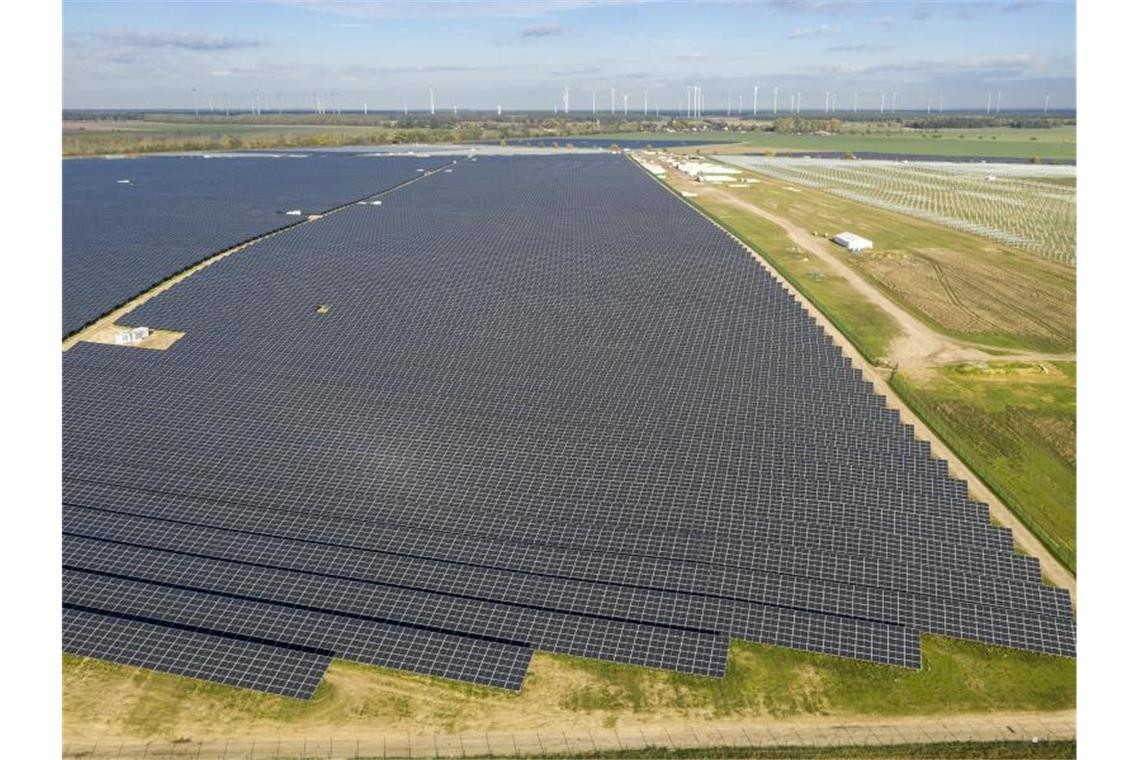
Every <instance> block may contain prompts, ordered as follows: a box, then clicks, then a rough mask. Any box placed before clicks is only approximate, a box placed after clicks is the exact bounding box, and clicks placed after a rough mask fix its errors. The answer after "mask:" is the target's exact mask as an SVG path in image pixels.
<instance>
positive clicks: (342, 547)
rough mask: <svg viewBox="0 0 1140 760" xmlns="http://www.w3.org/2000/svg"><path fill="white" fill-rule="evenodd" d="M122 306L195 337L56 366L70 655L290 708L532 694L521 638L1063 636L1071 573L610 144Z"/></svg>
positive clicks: (639, 643)
mask: <svg viewBox="0 0 1140 760" xmlns="http://www.w3.org/2000/svg"><path fill="white" fill-rule="evenodd" d="M255 249H256V250H255ZM318 304H322V305H325V306H327V308H326V309H322V310H320V311H318V310H317V309H316V308H315V307H316V306H317V305H318ZM132 319H133V320H134V321H136V322H138V323H140V324H147V325H150V326H153V327H157V328H165V329H172V330H179V331H183V332H185V333H186V336H185V337H184V338H183V339H182V340H180V341H179V342H178V344H177V345H176V346H175V347H174V348H172V349H171V350H169V351H166V352H160V351H140V350H131V349H124V348H121V347H117V346H108V345H97V344H79V345H78V346H76V347H74V348H73V349H71V350H70V351H68V352H67V353H66V354H65V355H64V378H63V379H64V492H63V493H64V514H63V517H64V544H63V561H64V566H65V588H64V604H65V606H66V608H67V609H68V610H71V611H73V612H69V613H68V615H69V619H70V617H71V616H73V614H74V615H81V616H82V617H81V618H78V619H79V620H80V622H81V623H82V624H81V625H80V624H79V623H76V624H75V630H76V633H75V635H74V636H72V635H71V634H68V638H67V640H66V641H65V647H67V648H69V649H71V650H73V651H82V652H83V653H86V654H94V655H96V656H102V657H106V658H109V659H116V660H121V661H129V662H132V663H134V664H143V665H146V666H148V667H154V668H158V669H165V670H174V671H175V672H184V673H191V674H195V675H199V676H200V677H204V678H209V679H212V680H219V681H223V682H226V683H237V684H239V685H247V686H249V685H252V686H253V687H254V688H261V689H264V690H267V691H276V692H280V693H291V694H294V695H303V694H306V693H310V692H311V690H312V688H313V683H314V681H313V679H312V678H311V673H312V671H313V670H314V668H317V669H319V667H320V665H321V663H322V662H325V661H326V660H322V659H319V658H327V657H330V656H336V657H346V658H350V659H355V660H360V661H363V662H370V663H378V664H383V665H387V666H391V667H395V668H400V669H404V670H410V671H415V672H420V673H429V674H434V675H443V676H447V677H452V678H458V679H462V680H467V681H472V682H477V683H484V684H492V685H496V686H502V687H507V688H519V687H520V685H521V683H522V679H523V676H524V674H525V671H526V667H527V664H528V662H529V658H530V655H531V652H532V651H533V650H535V649H540V650H547V651H553V652H562V653H568V654H574V655H580V656H584V657H592V658H600V659H606V660H611V661H617V662H627V663H635V664H639V665H648V666H652V667H659V668H668V669H672V670H675V671H680V672H687V673H697V674H703V675H708V676H719V675H722V674H723V673H724V670H725V660H726V656H727V645H728V641H729V639H730V638H740V639H746V640H750V641H756V642H764V643H770V644H776V645H780V646H786V647H792V648H795V649H800V650H806V651H812V652H823V653H827V654H832V655H838V656H843V657H851V658H857V659H861V660H866V661H871V662H878V663H888V664H893V665H899V666H904V667H910V668H917V667H919V666H920V663H921V653H920V649H919V634H920V633H921V632H934V633H940V634H944V635H947V636H953V637H958V638H963V639H970V640H975V641H982V642H989V643H994V644H1000V645H1004V646H1010V647H1017V648H1020V649H1026V650H1031V651H1038V652H1047V653H1052V654H1058V655H1066V656H1072V655H1073V653H1074V635H1075V633H1074V623H1073V617H1072V610H1071V605H1070V601H1069V597H1068V594H1067V592H1065V591H1063V590H1060V589H1056V588H1049V587H1046V586H1044V585H1043V584H1042V582H1041V575H1040V569H1039V566H1038V563H1037V561H1036V560H1035V559H1032V558H1030V557H1025V556H1020V555H1017V554H1015V553H1014V552H1013V546H1012V540H1011V535H1010V533H1009V531H1008V530H1006V529H1003V528H998V527H994V526H993V525H991V524H990V521H989V514H988V510H987V508H986V507H985V506H984V505H982V504H978V503H976V502H973V501H971V500H970V499H969V497H968V495H967V493H966V489H965V486H964V484H963V483H962V482H960V481H956V480H952V479H950V478H949V477H948V475H947V469H946V465H945V463H944V462H942V461H940V460H936V459H933V458H932V457H931V454H930V449H929V446H928V444H926V443H920V442H917V441H916V440H915V438H914V436H913V430H912V429H911V428H910V427H909V426H906V425H903V424H901V423H900V421H899V417H898V414H897V412H894V411H892V410H889V409H887V408H886V407H885V405H884V402H883V399H882V398H881V397H878V396H876V395H874V393H873V392H872V388H871V386H870V384H869V383H867V382H866V381H865V380H864V379H863V378H862V376H861V374H860V372H859V371H857V370H856V369H854V368H853V367H852V366H851V363H850V361H849V360H848V359H846V358H845V357H844V356H843V355H842V354H841V352H840V351H839V350H838V349H837V348H836V347H835V346H834V345H833V344H832V343H831V341H830V340H829V338H828V337H827V336H826V335H825V333H824V332H823V331H822V330H821V329H820V328H819V327H818V326H817V325H816V324H815V323H814V322H813V321H812V320H811V319H810V318H809V317H808V315H807V314H806V313H805V312H804V311H803V310H802V309H801V307H800V306H799V305H798V304H797V303H796V301H795V300H794V299H793V298H792V297H791V296H790V295H789V294H788V293H787V292H786V291H785V290H783V288H782V287H781V286H780V285H779V284H778V283H777V282H776V281H775V280H773V279H772V278H771V277H770V276H769V275H768V274H767V273H766V272H765V271H764V270H763V269H762V268H760V267H758V266H756V264H755V263H754V262H753V261H752V260H751V259H750V257H749V256H748V255H747V253H746V252H745V251H743V250H742V249H741V248H740V247H739V246H738V245H737V244H735V243H734V242H733V241H731V240H730V239H729V238H727V237H726V236H725V235H724V234H723V233H722V232H721V231H719V230H718V229H717V228H715V227H714V226H713V225H712V224H710V223H709V222H708V221H707V220H705V219H704V218H703V217H701V216H700V215H698V214H697V213H696V212H694V211H693V210H692V209H690V208H689V207H688V206H686V205H685V204H684V203H683V202H682V201H681V200H680V199H678V198H676V197H674V196H672V195H671V194H669V193H668V192H666V191H665V190H663V189H662V188H661V187H659V186H658V185H657V184H656V182H655V181H654V180H652V179H651V178H649V177H648V176H647V175H645V174H644V173H642V172H641V170H640V169H638V168H637V167H636V166H634V165H633V164H632V162H629V161H628V160H626V159H623V158H621V157H617V156H610V155H578V156H557V157H495V158H491V157H481V158H480V159H479V160H478V161H477V162H472V161H464V162H461V163H459V164H458V165H457V166H455V168H454V170H453V171H452V172H449V173H443V172H440V173H437V174H434V175H432V176H431V177H429V178H427V179H425V180H424V181H422V182H417V183H413V184H411V185H408V186H406V187H404V188H401V189H400V190H398V191H396V192H394V193H391V194H389V195H388V196H386V198H385V201H384V204H383V206H380V207H372V206H350V207H348V208H346V209H345V210H343V211H340V212H337V213H336V214H332V215H330V216H328V217H326V218H324V219H322V220H320V221H319V222H316V223H314V224H309V225H304V226H302V227H298V228H295V229H291V230H288V231H287V232H285V233H283V234H281V235H276V236H274V237H272V238H269V239H266V240H264V241H261V242H259V243H257V244H255V246H254V248H252V249H250V250H249V251H248V252H243V253H241V254H238V255H236V256H232V257H229V258H227V259H225V260H223V261H220V262H218V263H217V264H215V265H213V266H211V267H209V268H207V269H205V270H203V271H201V272H199V273H197V274H195V275H194V276H193V277H191V278H189V279H187V280H185V281H183V282H182V283H180V284H178V285H176V286H175V287H174V288H172V289H171V290H169V291H167V292H166V293H163V294H162V295H160V296H158V297H156V298H154V299H152V300H151V301H149V302H148V303H146V304H145V305H143V306H142V307H140V308H139V309H138V310H137V311H136V312H135V313H134V315H133V316H132ZM122 621H129V626H128V625H127V624H126V623H124V622H122ZM68 630H70V629H68ZM92 630H94V631H95V633H91V631H92ZM156 632H161V634H162V635H163V636H166V637H168V638H171V639H175V640H178V642H179V646H178V647H177V648H174V647H169V646H167V647H153V648H150V649H147V648H143V649H141V650H140V651H139V653H138V654H136V655H134V656H133V659H129V660H126V659H125V658H124V656H123V655H122V652H123V651H124V646H123V643H122V642H123V640H124V639H127V640H130V641H135V640H143V641H150V640H153V639H154V638H155V637H156V635H157V634H156ZM203 637H213V638H212V639H211V638H203ZM219 641H224V642H229V646H231V647H232V648H233V649H234V650H235V651H234V653H233V654H232V655H228V654H227V657H228V658H229V659H227V660H226V662H230V661H231V660H232V661H234V662H235V663H237V664H236V665H233V666H230V665H227V666H225V667H221V666H220V667H218V668H214V669H212V670H211V669H208V668H207V669H203V667H202V665H201V664H200V662H199V659H200V658H198V659H195V657H196V656H197V653H199V652H201V651H203V650H208V649H209V648H210V647H217V646H219ZM233 642H240V644H236V643H233ZM172 651H176V652H181V651H185V652H187V656H186V658H185V662H183V661H182V658H181V657H176V658H173V659H174V660H175V661H174V662H172V655H171V654H170V653H171V652H172ZM274 663H276V664H277V665H276V666H275V667H273V664H274Z"/></svg>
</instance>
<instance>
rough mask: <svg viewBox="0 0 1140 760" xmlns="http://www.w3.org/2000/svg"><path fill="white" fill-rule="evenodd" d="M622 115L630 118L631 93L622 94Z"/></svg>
mask: <svg viewBox="0 0 1140 760" xmlns="http://www.w3.org/2000/svg"><path fill="white" fill-rule="evenodd" d="M621 103H622V115H623V116H629V93H628V92H623V93H622V94H621Z"/></svg>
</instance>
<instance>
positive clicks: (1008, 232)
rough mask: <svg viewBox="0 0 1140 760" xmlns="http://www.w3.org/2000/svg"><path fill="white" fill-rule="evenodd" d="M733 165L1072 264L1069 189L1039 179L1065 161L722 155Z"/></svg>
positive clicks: (1057, 173)
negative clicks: (969, 161) (994, 162)
mask: <svg viewBox="0 0 1140 760" xmlns="http://www.w3.org/2000/svg"><path fill="white" fill-rule="evenodd" d="M726 161H727V162H728V163H731V164H733V165H735V166H739V167H741V168H745V169H749V170H751V171H754V172H757V173H759V174H763V175H765V176H768V177H771V178H773V179H776V180H786V181H789V182H793V183H796V184H797V185H804V186H807V187H812V188H816V189H819V190H823V191H825V192H828V193H831V194H833V195H837V196H839V197H842V198H848V199H850V200H853V201H857V202H860V203H865V204H868V205H871V206H876V207H878V208H883V209H886V210H888V211H896V212H898V213H900V214H905V215H907V216H913V217H917V218H919V219H925V220H927V221H931V222H934V223H936V224H941V225H944V226H948V227H953V228H954V229H959V230H963V231H965V232H972V233H975V234H977V235H981V236H982V237H986V238H989V239H991V240H996V241H997V242H999V243H1004V244H1006V245H1010V246H1012V247H1015V248H1020V249H1023V250H1026V251H1029V252H1030V253H1033V254H1036V255H1038V256H1040V257H1042V258H1045V259H1050V260H1052V261H1059V262H1061V263H1063V264H1070V265H1071V264H1074V263H1075V261H1076V245H1077V236H1076V233H1077V202H1076V201H1077V198H1076V191H1075V188H1074V189H1068V188H1066V187H1065V186H1063V185H1058V184H1056V183H1049V182H1042V181H1038V180H1037V179H1036V178H1035V176H1034V175H1033V172H1037V173H1038V174H1046V175H1048V176H1050V177H1056V178H1058V179H1067V178H1068V177H1069V176H1070V175H1071V176H1075V174H1076V170H1075V169H1074V168H1072V167H1067V166H1049V167H1034V166H1032V165H1018V166H1009V165H1006V166H995V165H990V164H987V165H985V166H982V165H979V164H952V163H945V164H938V165H931V164H921V163H907V164H903V163H899V162H895V161H845V160H835V159H810V158H803V159H796V158H767V157H763V156H734V157H726Z"/></svg>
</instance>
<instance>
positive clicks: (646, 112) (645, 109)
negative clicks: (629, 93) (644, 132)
mask: <svg viewBox="0 0 1140 760" xmlns="http://www.w3.org/2000/svg"><path fill="white" fill-rule="evenodd" d="M643 94H644V96H645V102H644V103H643V104H642V107H641V112H642V115H643V116H648V115H649V90H648V89H646V90H644V92H643Z"/></svg>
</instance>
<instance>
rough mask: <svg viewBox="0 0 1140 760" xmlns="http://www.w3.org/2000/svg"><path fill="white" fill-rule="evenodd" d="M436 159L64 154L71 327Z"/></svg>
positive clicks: (66, 293) (66, 322)
mask: <svg viewBox="0 0 1140 760" xmlns="http://www.w3.org/2000/svg"><path fill="white" fill-rule="evenodd" d="M434 163H435V164H439V163H440V160H439V159H435V160H434ZM430 165H431V164H429V163H428V161H427V159H418V158H410V157H402V156H401V157H384V158H378V157H373V156H362V155H355V154H335V153H328V154H324V153H312V154H283V155H281V156H277V155H275V154H274V155H262V156H259V157H202V156H162V157H147V158H132V159H120V160H110V159H101V158H99V159H72V160H68V161H64V162H63V188H64V191H63V304H64V308H63V332H64V334H65V335H67V334H69V333H71V332H74V331H75V330H78V329H79V328H80V327H82V326H83V325H85V324H86V323H88V322H91V321H93V320H95V319H97V318H98V317H100V316H101V315H103V314H105V313H106V312H108V311H110V310H112V309H113V308H115V307H117V306H119V305H121V304H123V303H124V302H126V301H128V300H129V299H131V298H132V297H134V296H136V295H138V294H139V293H141V292H143V291H145V290H147V289H148V288H150V287H151V286H152V285H155V284H157V283H158V282H161V281H162V280H164V279H166V278H167V277H170V276H171V275H174V274H177V273H178V272H180V271H182V270H183V269H186V268H187V267H189V266H191V265H192V264H195V263H197V262H198V261H200V260H202V259H204V258H207V257H208V256H210V255H211V254H214V253H217V252H220V251H223V250H226V249H228V248H230V247H232V246H235V245H237V244H239V243H241V242H243V241H246V240H249V239H250V238H253V237H256V236H258V235H262V234H264V233H266V232H270V231H271V230H275V229H278V228H281V227H285V226H288V225H290V224H295V223H297V222H299V221H301V220H302V219H304V218H305V216H304V215H307V214H311V213H320V212H322V211H325V210H327V209H330V208H332V207H335V206H339V205H341V204H344V203H348V202H351V201H355V200H357V199H360V198H363V197H365V196H369V195H372V194H374V193H378V192H380V191H381V190H384V189H386V188H389V187H391V186H393V185H395V184H397V183H399V182H401V181H404V180H407V179H409V178H411V177H414V176H416V169H417V168H423V167H425V166H430ZM289 211H301V212H302V214H303V215H300V216H296V215H289V214H288V213H287V212H289Z"/></svg>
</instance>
